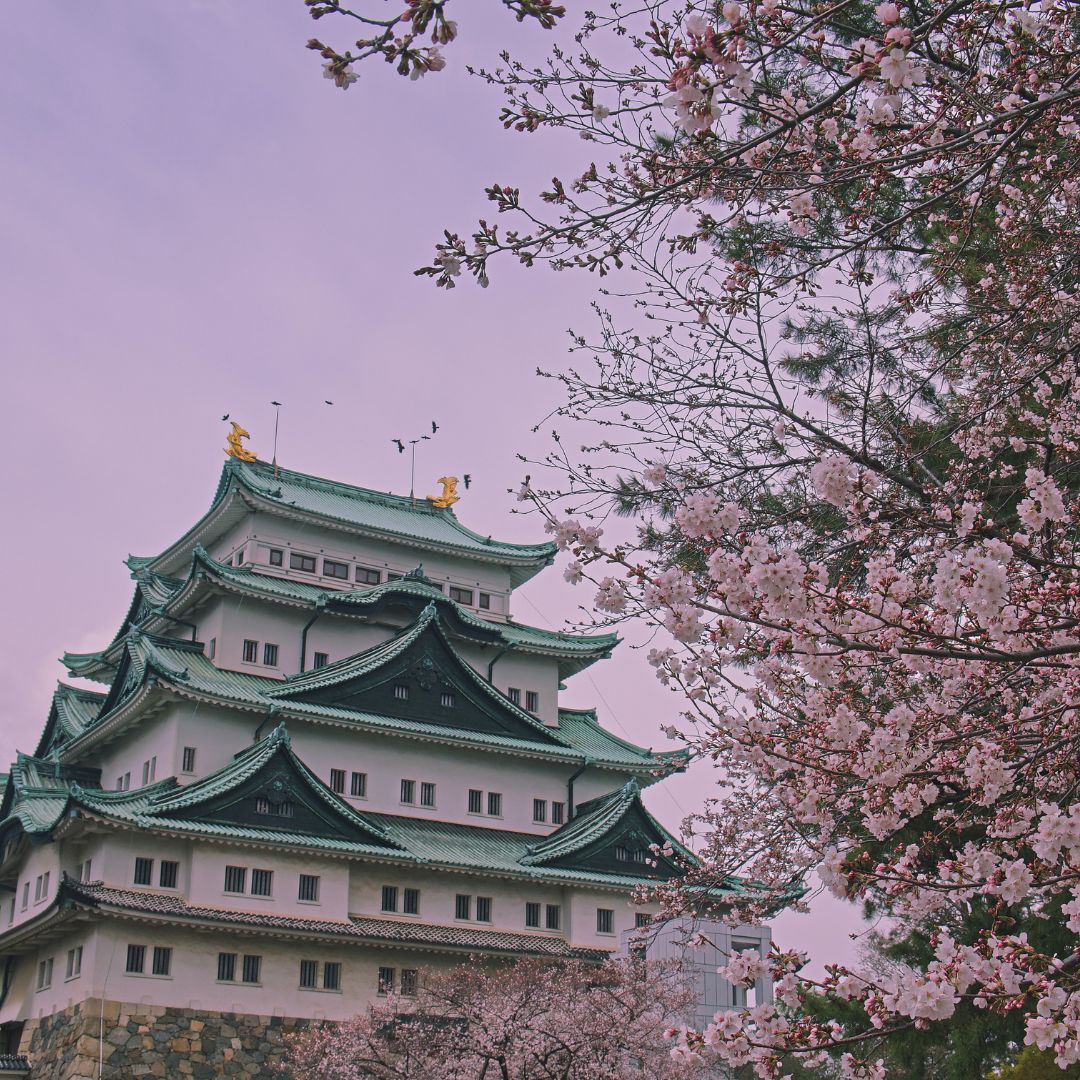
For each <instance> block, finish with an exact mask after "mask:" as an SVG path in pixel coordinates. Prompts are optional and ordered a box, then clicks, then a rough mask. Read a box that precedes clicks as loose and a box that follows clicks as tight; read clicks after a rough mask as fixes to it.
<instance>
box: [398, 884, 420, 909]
mask: <svg viewBox="0 0 1080 1080" xmlns="http://www.w3.org/2000/svg"><path fill="white" fill-rule="evenodd" d="M401 899H402V904H401V910H402V911H403V912H404V913H405V914H406V915H419V914H420V890H419V889H406V890H405V893H404V895H403V896H402V898H401Z"/></svg>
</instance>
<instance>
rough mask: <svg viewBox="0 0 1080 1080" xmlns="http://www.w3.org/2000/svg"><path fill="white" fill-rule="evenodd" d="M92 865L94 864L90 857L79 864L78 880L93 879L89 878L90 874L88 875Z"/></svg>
mask: <svg viewBox="0 0 1080 1080" xmlns="http://www.w3.org/2000/svg"><path fill="white" fill-rule="evenodd" d="M93 865H94V863H93V860H92V859H87V860H86V862H84V863H80V864H79V880H80V881H91V880H93V879H92V878H91V876H90V875H91V871H92V869H93Z"/></svg>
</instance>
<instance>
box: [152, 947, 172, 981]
mask: <svg viewBox="0 0 1080 1080" xmlns="http://www.w3.org/2000/svg"><path fill="white" fill-rule="evenodd" d="M150 970H151V971H152V972H153V973H154V974H155V975H171V974H172V949H169V948H166V947H165V946H164V945H155V946H154V956H153V959H152V960H151V961H150Z"/></svg>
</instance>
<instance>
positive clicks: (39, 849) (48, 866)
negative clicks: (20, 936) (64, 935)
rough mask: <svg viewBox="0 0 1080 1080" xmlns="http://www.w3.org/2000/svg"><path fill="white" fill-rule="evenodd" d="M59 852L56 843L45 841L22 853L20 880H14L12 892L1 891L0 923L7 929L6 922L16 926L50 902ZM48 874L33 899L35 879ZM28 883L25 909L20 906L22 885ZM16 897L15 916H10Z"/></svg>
mask: <svg viewBox="0 0 1080 1080" xmlns="http://www.w3.org/2000/svg"><path fill="white" fill-rule="evenodd" d="M60 856H61V848H60V845H59V844H53V843H47V844H41V845H35V844H31V845H30V846H29V847H28V849H27V853H26V855H25V861H24V862H23V865H22V868H21V869H20V871H19V880H18V881H17V882H16V884H15V892H14V894H13V895H4V901H3V903H4V906H3V909H2V913H0V927H3V928H4V929H6V928H7V927H9V926H19V925H20V924H21V923H24V922H26V921H27V920H28V919H33V918H34V917H35V916H37V915H40V914H41V912H42V911H43V910H44V909H45V908H47V907H48V906H49V904H50V903H51V902H52V899H53V897H54V896H56V890H57V888H58V887H59V885H60V871H61V865H60ZM46 873H47V874H48V875H49V885H48V889H47V890H46V892H45V893H44V894H43V895H42V896H41V897H40V898H39V899H37V900H35V899H34V893H35V887H36V885H37V879H38V877H39V876H40V875H41V874H46ZM27 883H29V885H30V894H29V900H28V902H27V905H26V908H25V910H24V909H23V906H22V898H23V889H24V886H25V885H26V884H27ZM12 899H14V900H15V911H14V918H13V917H12V909H11V901H12Z"/></svg>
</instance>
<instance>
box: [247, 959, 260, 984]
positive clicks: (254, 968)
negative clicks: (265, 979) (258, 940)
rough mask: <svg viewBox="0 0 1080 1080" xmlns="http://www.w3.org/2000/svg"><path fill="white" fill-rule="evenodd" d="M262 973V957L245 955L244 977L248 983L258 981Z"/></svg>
mask: <svg viewBox="0 0 1080 1080" xmlns="http://www.w3.org/2000/svg"><path fill="white" fill-rule="evenodd" d="M261 975H262V957H261V956H245V957H244V966H243V975H242V979H243V981H244V982H246V983H257V982H259V981H260V976H261Z"/></svg>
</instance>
